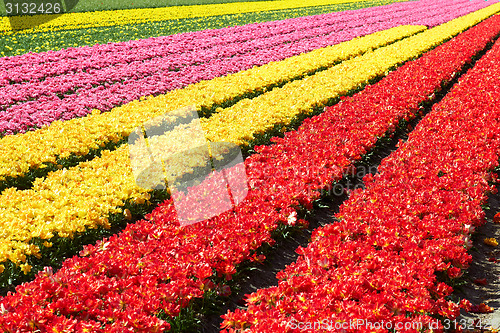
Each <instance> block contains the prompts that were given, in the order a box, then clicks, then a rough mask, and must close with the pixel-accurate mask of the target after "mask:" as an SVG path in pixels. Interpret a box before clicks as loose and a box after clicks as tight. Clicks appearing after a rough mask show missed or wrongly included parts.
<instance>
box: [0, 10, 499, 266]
mask: <svg viewBox="0 0 500 333" xmlns="http://www.w3.org/2000/svg"><path fill="white" fill-rule="evenodd" d="M498 11H500V4H496V5H494V6H490V7H488V8H486V9H483V10H480V11H478V12H475V13H473V14H470V15H467V16H465V17H461V18H458V19H456V20H453V21H451V22H449V23H446V24H444V25H442V26H439V27H436V28H433V29H430V30H427V31H424V32H422V33H420V34H417V35H415V36H413V37H410V38H407V39H403V40H402V41H399V42H397V43H395V44H392V45H390V46H387V47H384V48H381V49H377V50H375V51H373V52H368V53H367V54H365V55H363V56H360V57H358V58H354V59H351V60H348V61H345V62H343V63H341V64H339V65H337V66H334V67H332V68H331V69H329V70H326V71H323V72H319V73H317V74H315V75H312V76H310V77H307V78H305V79H303V80H299V81H293V82H291V83H289V84H287V85H285V86H283V87H282V88H278V89H274V90H272V91H271V92H269V93H267V94H265V95H262V96H259V97H257V98H255V99H253V100H250V101H248V100H243V101H241V102H239V103H237V104H236V105H234V106H233V107H231V108H228V109H224V110H221V111H220V112H219V113H218V114H217V116H215V117H212V118H210V119H208V120H203V121H202V127H203V129H204V131H206V132H207V131H208V133H209V134H208V135H207V137H208V139H209V140H212V141H217V140H223V141H233V142H235V143H241V144H245V143H246V142H248V141H247V140H251V138H252V136H253V133H255V132H259V131H262V130H263V129H264V128H266V126H268V125H267V124H269V123H272V121H280V122H282V123H284V124H286V123H287V121H289V119H291V118H292V117H294V116H295V115H297V114H300V113H308V112H310V108H311V106H312V105H321V104H322V103H324V102H325V101H326V100H328V99H329V98H334V97H338V96H340V95H342V94H345V93H346V92H348V91H350V90H353V89H355V88H357V87H359V86H360V85H362V84H364V83H366V82H367V81H368V80H370V79H371V78H375V77H377V76H381V75H384V73H387V71H388V70H389V69H390V68H392V67H393V66H395V65H398V64H401V63H402V62H404V61H407V60H411V59H413V58H415V57H417V56H419V55H420V54H421V53H423V52H425V51H427V50H429V49H431V48H432V47H434V46H436V45H439V44H441V43H442V42H444V41H445V40H447V39H449V38H451V37H452V36H454V35H456V34H458V33H460V32H462V31H464V30H465V29H467V28H469V27H471V26H473V25H474V24H476V23H478V22H480V21H482V20H484V19H485V18H487V17H489V16H491V15H492V14H495V13H496V12H498ZM271 97H272V98H271ZM236 111H238V116H237V117H233V115H235V114H236V113H235V112H236ZM222 115H226V118H228V117H231V118H228V119H230V120H231V121H229V122H224V121H222V119H223V118H224V117H223V116H222ZM240 119H245V121H240ZM261 119H263V120H261ZM212 130H214V131H216V132H214V133H212V132H210V131H212ZM252 130H253V131H254V132H252ZM233 133H239V134H238V135H233ZM148 191H149V190H146V189H142V188H139V187H138V186H137V185H136V183H135V179H134V176H133V173H132V169H131V164H130V159H129V152H128V146H127V145H123V146H121V147H119V148H118V149H116V150H115V151H113V152H105V153H103V155H102V157H100V158H95V159H94V160H92V161H89V162H85V163H81V164H80V165H78V166H77V167H74V168H70V169H68V170H66V169H64V170H59V171H56V172H53V173H50V174H49V175H48V176H47V178H46V179H44V180H42V179H39V180H37V181H36V182H35V184H34V187H33V189H30V190H24V191H18V190H14V189H8V190H6V191H4V192H3V193H2V195H0V211H1V212H2V214H1V216H2V218H1V220H0V235H1V239H2V242H1V245H0V262H2V261H6V260H11V261H13V262H15V263H18V264H20V263H22V262H23V261H24V260H25V258H26V256H27V255H37V254H38V251H39V249H38V248H36V247H29V245H27V244H26V243H27V242H28V241H29V240H30V239H31V238H33V237H40V238H42V239H48V240H49V239H50V238H51V237H52V236H53V235H54V234H55V233H59V235H60V236H62V237H70V236H72V235H73V233H74V232H77V231H84V230H85V229H86V228H93V227H96V226H97V225H104V226H107V225H108V223H109V222H108V219H107V217H108V216H109V214H110V213H120V212H121V208H120V206H122V205H123V202H124V201H125V200H127V199H131V200H134V201H136V202H139V203H141V202H144V200H147V199H149V193H148ZM47 245H50V244H49V243H48V244H47Z"/></svg>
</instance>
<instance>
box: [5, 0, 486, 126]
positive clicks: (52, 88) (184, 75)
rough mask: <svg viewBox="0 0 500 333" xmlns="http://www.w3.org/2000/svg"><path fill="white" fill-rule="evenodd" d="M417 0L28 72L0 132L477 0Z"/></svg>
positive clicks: (8, 92)
mask: <svg viewBox="0 0 500 333" xmlns="http://www.w3.org/2000/svg"><path fill="white" fill-rule="evenodd" d="M415 4H416V5H415V6H413V7H411V8H409V9H408V10H405V11H401V10H400V11H397V12H389V13H384V12H383V11H381V10H380V9H379V10H373V11H372V12H370V13H369V14H368V15H367V16H361V17H360V18H359V20H352V19H351V20H349V21H347V22H348V23H344V24H334V23H331V22H330V23H328V22H326V23H327V24H328V26H326V25H323V26H319V27H318V26H316V27H314V28H311V29H307V30H305V31H298V32H291V33H287V34H282V35H277V36H275V37H274V38H264V39H263V40H250V41H247V42H243V43H237V44H236V45H235V44H225V45H223V46H221V47H217V46H214V47H213V49H211V51H212V52H210V50H208V49H207V50H204V52H203V54H206V56H200V52H199V50H193V51H191V52H187V53H183V54H180V55H170V56H169V57H168V58H167V59H164V58H163V57H162V56H161V55H159V56H158V57H155V58H154V59H151V60H147V61H134V62H132V63H129V64H127V65H123V66H118V65H117V66H114V67H111V68H109V67H108V68H99V69H96V70H86V71H85V72H81V71H79V72H77V73H75V74H69V75H63V76H57V77H53V78H47V79H45V80H43V81H41V82H39V81H37V80H31V81H30V82H25V83H20V84H13V85H8V86H5V87H0V95H1V98H0V109H2V111H3V112H0V133H3V134H14V133H18V132H21V133H23V132H25V131H27V130H30V129H35V128H40V127H42V126H45V125H49V124H50V123H52V122H53V121H55V120H58V119H61V120H68V119H72V118H75V117H82V116H85V115H87V114H89V113H91V111H92V110H93V109H98V110H100V111H109V110H110V109H112V108H113V107H115V106H118V105H122V104H125V103H128V102H131V101H133V100H136V99H138V98H140V97H141V96H148V95H158V94H162V93H166V92H167V91H171V90H174V89H180V88H182V87H185V86H187V85H189V84H192V83H196V82H199V81H201V80H210V79H213V78H214V77H219V76H223V75H227V74H228V73H234V72H238V71H241V70H246V69H250V68H252V67H253V66H260V65H263V64H266V63H269V62H271V61H279V60H283V59H285V58H288V57H291V56H295V55H298V54H300V53H303V52H309V51H311V50H315V49H318V48H321V47H326V46H328V45H334V44H338V43H340V42H343V41H347V40H350V39H352V38H355V37H358V36H364V35H367V34H370V33H373V32H375V31H380V30H383V29H388V28H390V27H395V26H399V25H401V24H403V23H404V24H418V23H419V22H422V21H424V22H426V23H427V24H430V23H431V22H433V23H434V24H435V23H436V22H442V21H443V18H446V19H448V18H450V19H451V18H455V17H458V16H460V15H461V14H463V13H466V12H470V11H471V10H472V9H473V8H474V9H476V7H477V4H476V7H473V6H472V5H471V4H470V2H467V3H466V4H458V5H457V4H454V3H453V4H449V5H448V6H447V5H446V4H445V5H443V4H441V5H439V6H437V5H435V4H434V5H433V6H428V7H427V6H424V5H422V4H419V3H417V2H416V3H415ZM417 4H418V6H417ZM377 8H378V7H377ZM450 13H452V14H450ZM450 15H452V16H453V17H450ZM214 45H216V44H215V43H214ZM255 50H258V51H255ZM128 53H130V51H128ZM135 54H137V53H135ZM222 55H224V56H222ZM79 64H80V65H81V63H80V62H79ZM63 66H64V67H66V65H63ZM52 67H56V66H52Z"/></svg>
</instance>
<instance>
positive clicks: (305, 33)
mask: <svg viewBox="0 0 500 333" xmlns="http://www.w3.org/2000/svg"><path fill="white" fill-rule="evenodd" d="M420 11H421V12H424V10H422V9H421V10H420ZM421 12H414V11H406V12H403V13H402V14H404V16H402V17H398V16H397V15H395V14H394V13H385V14H384V13H381V14H380V15H374V16H371V17H369V16H367V17H365V18H363V19H362V20H356V21H349V22H338V23H335V24H330V23H329V22H327V23H326V24H324V25H321V26H317V27H312V28H305V29H302V30H298V31H292V32H286V33H283V34H272V37H267V36H265V37H264V38H255V39H253V40H247V41H238V42H235V43H231V44H225V43H223V44H217V43H214V44H213V46H212V47H211V48H207V49H205V50H204V51H203V52H200V51H199V50H195V51H187V52H183V53H180V54H170V55H169V56H166V55H165V54H164V53H162V52H161V51H162V50H161V49H160V50H159V51H160V52H159V53H157V54H155V56H154V57H152V58H149V59H147V60H144V59H141V58H143V57H142V56H141V55H140V54H139V55H138V57H139V59H138V60H134V61H131V62H129V63H118V64H114V65H113V67H109V66H105V67H101V68H95V69H88V70H86V71H85V72H83V71H82V72H77V73H71V74H66V75H59V76H52V77H46V78H45V79H44V80H43V81H39V80H38V79H36V80H34V79H31V80H30V81H29V82H23V83H17V84H11V85H7V86H4V87H0V110H4V111H5V108H6V107H8V106H9V105H11V104H13V103H17V102H21V101H26V100H30V99H38V98H40V97H41V96H44V95H45V96H47V97H52V98H53V99H54V100H55V98H58V97H57V95H58V94H67V93H69V92H71V91H75V90H76V89H79V88H86V89H88V88H91V87H94V86H96V85H101V84H104V83H109V84H113V83H115V82H121V81H125V80H139V79H141V78H144V77H146V76H149V75H152V74H154V73H156V72H168V71H169V70H170V71H172V70H174V69H179V68H183V67H188V66H196V65H198V64H201V63H206V62H210V61H213V60H215V59H219V58H231V57H235V56H240V55H245V54H248V53H254V52H255V50H258V52H259V53H260V52H265V51H266V50H267V49H270V48H273V49H276V47H283V46H285V47H286V46H287V45H286V44H292V45H300V42H301V41H304V40H307V39H312V38H316V39H317V38H318V37H321V36H324V37H330V36H332V37H333V36H343V35H346V34H348V35H349V36H352V35H353V34H352V33H349V30H350V29H353V28H357V27H360V26H363V25H370V24H375V23H379V22H385V21H390V20H394V19H399V20H403V19H404V18H405V17H408V18H411V17H414V16H415V15H417V16H421V15H422V14H423V13H421ZM425 12H427V10H425ZM442 12H443V13H444V11H442ZM402 14H400V15H402ZM426 15H428V14H426ZM425 18H427V17H425ZM273 51H274V50H273ZM149 52H150V51H148V53H149ZM280 58H282V57H280ZM94 66H95V65H94ZM39 74H40V73H38V74H37V75H39ZM172 74H173V75H177V74H176V73H172ZM7 111H8V110H7Z"/></svg>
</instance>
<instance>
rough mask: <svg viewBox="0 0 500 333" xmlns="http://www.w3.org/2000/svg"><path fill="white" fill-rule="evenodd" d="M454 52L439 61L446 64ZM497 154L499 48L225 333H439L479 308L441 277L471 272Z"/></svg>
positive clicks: (250, 298)
mask: <svg viewBox="0 0 500 333" xmlns="http://www.w3.org/2000/svg"><path fill="white" fill-rule="evenodd" d="M496 21H497V22H498V21H499V19H498V17H497V18H496ZM497 24H498V23H497ZM457 56H459V57H460V56H461V54H457ZM449 57H450V55H449V54H443V55H442V57H439V58H436V59H435V60H436V61H437V64H436V63H434V64H433V65H434V66H436V67H439V63H441V64H446V65H445V66H447V61H449V60H452V59H449ZM405 89H407V87H405ZM499 158H500V41H497V42H496V44H495V45H494V46H493V48H492V50H490V51H489V52H488V53H487V54H486V55H485V56H484V57H483V58H482V59H480V60H479V61H478V62H477V64H476V65H475V66H474V67H473V68H472V69H471V70H470V71H469V72H468V73H467V74H466V75H465V76H464V77H462V78H461V79H460V80H459V83H458V84H457V85H455V86H454V87H453V88H452V90H451V91H450V92H449V93H448V94H447V95H446V96H445V98H444V99H443V100H442V101H441V102H440V103H439V104H437V105H435V106H434V107H433V109H432V112H431V113H430V114H429V115H427V116H426V117H425V118H424V119H423V120H422V121H421V122H420V123H419V125H418V126H417V127H416V129H415V130H414V131H413V132H412V133H410V135H409V138H408V141H407V142H405V143H403V144H401V145H400V147H399V148H398V150H396V151H395V152H394V153H392V154H391V155H390V156H389V157H388V158H386V159H384V160H383V161H382V163H381V164H380V166H379V168H378V171H379V174H377V175H376V176H375V177H373V176H371V175H368V176H366V177H365V179H364V180H365V186H366V189H365V190H361V189H359V190H355V191H354V193H353V194H351V196H350V197H349V199H348V200H347V201H346V202H345V203H344V204H343V205H342V206H341V207H340V211H339V213H338V214H337V215H336V218H337V219H339V222H338V223H333V224H331V225H328V226H326V227H322V228H319V229H317V230H315V231H314V233H313V236H312V241H311V242H310V243H309V245H308V246H307V247H306V248H299V249H298V250H297V252H298V253H299V254H300V256H299V258H298V259H297V261H296V262H295V263H293V264H291V265H289V266H287V268H286V269H285V270H283V271H281V272H280V273H278V275H277V278H278V279H279V280H280V282H279V285H278V286H276V287H271V288H268V289H260V290H258V291H257V292H255V293H252V294H250V295H247V303H248V307H247V309H246V310H244V311H241V310H236V311H234V312H229V313H228V314H226V315H225V316H224V317H225V322H224V323H223V326H225V327H226V328H227V330H224V331H223V332H225V333H235V332H241V331H245V332H259V333H267V332H269V333H271V332H272V333H276V332H298V331H299V329H300V332H304V333H308V332H311V333H312V332H314V333H320V332H331V331H333V330H335V329H336V330H335V331H337V332H340V331H342V332H346V333H347V332H356V333H362V332H375V331H376V332H380V333H383V332H394V331H397V332H409V333H417V332H442V331H443V328H446V327H445V326H446V323H445V322H444V321H443V322H441V321H439V320H438V319H435V318H436V317H437V318H451V319H454V318H456V317H457V316H458V315H459V310H460V307H462V308H464V309H469V310H470V309H471V308H473V307H472V304H471V303H470V302H469V301H467V300H462V301H460V302H459V303H454V302H452V301H450V300H449V299H448V298H447V297H448V296H450V294H451V293H452V291H453V288H452V287H450V286H449V285H448V284H446V283H444V282H443V278H441V281H440V280H439V279H438V278H437V277H436V273H437V272H440V273H444V274H441V275H444V276H446V279H445V280H444V281H449V280H450V279H455V278H457V277H459V276H461V275H462V273H463V272H462V270H463V269H465V268H467V267H468V265H469V263H470V261H471V259H472V257H471V255H469V254H468V253H467V250H468V249H469V248H470V247H471V246H472V242H471V240H470V236H471V233H472V232H473V231H474V228H475V227H476V226H478V225H481V224H482V223H484V215H485V214H484V211H483V210H482V209H481V204H484V203H486V201H487V195H488V194H489V193H491V192H493V193H495V192H496V191H497V190H496V188H495V187H494V186H490V185H489V184H488V181H496V180H497V175H495V174H493V173H492V171H493V169H494V168H495V167H497V166H498V164H499V163H498V160H499ZM317 323H323V325H321V326H319V325H318V324H317ZM382 323H385V324H382ZM457 324H458V323H457ZM374 327H375V328H374ZM448 328H449V327H448ZM457 328H458V327H457ZM462 328H463V329H465V328H466V327H464V323H462ZM467 328H469V327H467ZM458 331H460V332H462V330H457V332H458Z"/></svg>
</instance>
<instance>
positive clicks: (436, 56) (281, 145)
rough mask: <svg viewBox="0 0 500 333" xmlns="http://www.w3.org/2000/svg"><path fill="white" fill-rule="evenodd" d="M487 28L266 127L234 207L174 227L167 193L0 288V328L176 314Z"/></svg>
mask: <svg viewBox="0 0 500 333" xmlns="http://www.w3.org/2000/svg"><path fill="white" fill-rule="evenodd" d="M499 33H500V17H499V16H495V17H493V18H491V19H489V20H488V21H486V22H483V23H481V24H479V25H478V26H476V27H474V28H471V29H470V30H468V31H466V32H465V33H463V34H461V35H459V36H458V37H456V38H455V39H454V40H453V41H452V42H448V43H446V44H444V45H442V46H440V47H438V48H436V49H435V50H434V51H431V52H430V53H428V54H425V55H423V56H422V57H421V58H419V59H418V60H416V61H413V62H409V63H407V64H406V65H404V66H403V67H402V68H401V69H398V70H396V71H394V72H392V73H390V74H389V75H388V76H387V77H386V78H385V79H383V80H381V81H380V82H379V83H377V84H375V85H373V86H369V87H367V89H365V90H363V91H362V92H361V93H359V94H356V95H354V96H353V97H348V98H345V99H344V100H343V101H342V102H341V103H339V104H338V105H336V106H335V107H333V108H329V109H328V110H327V111H325V112H324V113H323V114H321V115H319V116H316V117H313V118H310V119H308V120H306V121H305V122H304V124H302V125H301V127H300V128H299V130H297V131H294V132H289V133H287V134H286V135H285V137H284V138H275V139H273V141H274V142H275V144H273V145H270V146H261V147H256V151H257V153H256V154H254V155H252V156H250V157H249V158H247V160H246V161H245V166H246V171H247V175H248V185H249V187H250V190H249V192H248V195H247V197H246V198H245V199H244V200H243V201H242V202H241V203H240V204H239V205H238V206H236V208H235V211H234V212H233V211H231V212H226V213H223V214H221V215H219V216H217V217H214V218H212V219H210V220H207V221H204V222H201V223H197V224H193V225H190V226H188V227H183V228H181V227H179V223H178V222H177V220H176V213H175V209H174V204H173V202H172V200H167V201H166V202H165V203H163V204H161V205H159V206H158V207H157V208H156V209H155V210H154V211H153V213H152V214H150V215H148V216H146V219H145V220H141V221H139V222H137V223H134V224H129V225H128V226H127V228H126V229H125V230H124V231H123V232H121V233H120V234H117V235H115V236H112V237H111V238H109V239H104V240H102V241H99V242H98V243H97V244H96V245H89V246H86V247H85V248H84V250H83V251H82V252H81V256H80V257H73V258H71V259H68V260H67V261H65V262H64V264H63V267H62V269H61V270H59V271H58V272H55V273H54V272H52V270H51V269H46V270H45V271H43V272H40V273H39V274H38V276H37V277H36V279H35V280H34V281H32V282H30V283H26V284H23V285H21V286H18V287H17V289H16V293H14V294H10V295H8V296H6V297H2V298H0V311H1V312H2V316H0V328H2V329H3V330H4V331H7V332H8V331H16V330H22V329H25V328H26V329H28V328H30V327H33V326H35V327H36V328H38V329H40V330H42V331H49V330H51V329H53V330H56V329H57V330H59V331H75V332H81V331H84V330H85V329H87V330H90V331H94V332H101V331H103V330H105V331H106V332H123V331H125V330H128V329H136V330H141V329H142V330H144V331H148V332H155V331H163V330H167V329H168V326H169V325H168V324H167V323H165V322H164V321H162V320H160V319H158V318H157V317H156V316H155V315H156V314H158V313H159V312H160V310H161V311H162V312H164V313H165V314H167V315H168V316H176V315H177V314H178V313H179V311H180V309H181V308H182V307H185V306H188V305H189V303H190V301H191V300H192V299H194V298H200V297H202V296H203V293H204V292H205V291H206V290H208V289H212V288H217V290H219V292H220V293H221V294H222V293H227V292H228V289H227V287H224V286H222V285H219V286H218V287H215V285H214V283H213V282H211V281H210V280H209V278H211V277H213V276H214V274H217V275H218V276H220V277H224V278H225V279H227V280H230V279H231V276H232V275H233V274H234V273H235V271H236V267H235V265H237V264H238V263H241V262H243V261H245V260H257V261H259V260H262V259H263V258H262V257H261V256H255V255H252V252H253V250H255V249H257V248H259V246H261V245H262V244H263V243H270V244H272V243H273V239H272V238H271V232H272V230H275V229H276V227H277V226H278V224H280V223H282V224H290V225H294V224H298V223H304V222H305V221H300V220H297V213H296V210H295V208H294V207H297V206H302V207H306V208H309V209H310V208H312V202H313V201H314V200H315V199H317V198H318V197H319V193H318V190H320V189H324V188H325V187H327V186H328V184H331V183H332V182H333V181H336V180H339V179H340V178H342V175H343V174H344V173H345V172H346V171H347V170H349V169H351V168H352V165H353V163H354V162H355V161H357V160H359V159H360V158H361V156H362V155H363V154H365V153H366V152H367V151H369V150H370V149H372V148H373V147H374V146H375V145H376V142H377V138H378V137H381V136H383V135H385V134H387V133H391V132H393V131H394V129H395V126H396V124H397V123H398V122H399V121H400V120H402V119H407V118H411V117H412V116H414V114H415V112H417V110H418V106H419V104H420V103H422V102H424V101H426V100H428V98H429V96H430V95H431V94H433V93H434V92H435V91H436V90H439V89H440V87H441V84H442V82H443V81H449V80H450V79H451V78H452V76H453V74H454V73H455V72H457V71H460V69H461V68H462V67H463V66H464V65H465V64H466V63H467V62H468V61H470V59H471V57H472V56H473V55H474V54H477V53H478V52H479V51H480V50H481V49H483V48H484V47H485V46H486V44H487V43H488V42H489V41H491V40H492V39H493V38H494V37H495V36H496V35H498V34H499ZM443 59H445V60H446V61H443ZM409 78H411V79H409ZM496 119H498V117H497V118H496ZM472 132H473V131H472ZM229 178H230V177H229ZM200 209H203V207H200ZM273 327H274V326H273ZM276 332H278V331H276Z"/></svg>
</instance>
